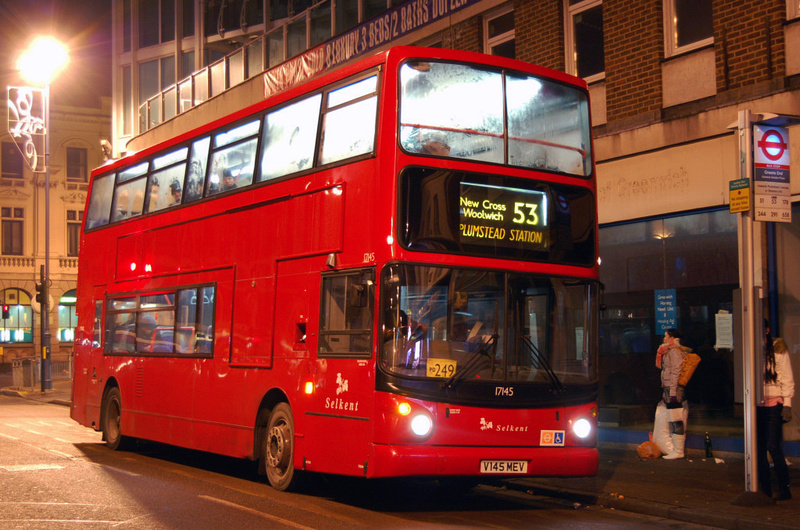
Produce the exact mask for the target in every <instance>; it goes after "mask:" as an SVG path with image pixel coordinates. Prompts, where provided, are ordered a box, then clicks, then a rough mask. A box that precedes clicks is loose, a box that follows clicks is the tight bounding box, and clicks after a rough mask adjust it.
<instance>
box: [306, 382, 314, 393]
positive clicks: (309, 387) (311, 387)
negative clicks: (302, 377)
mask: <svg viewBox="0 0 800 530" xmlns="http://www.w3.org/2000/svg"><path fill="white" fill-rule="evenodd" d="M305 393H306V394H313V393H314V382H313V381H306V386H305Z"/></svg>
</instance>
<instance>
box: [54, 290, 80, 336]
mask: <svg viewBox="0 0 800 530" xmlns="http://www.w3.org/2000/svg"><path fill="white" fill-rule="evenodd" d="M75 301H76V293H75V289H72V290H71V291H67V292H66V293H64V296H62V297H61V299H60V300H59V302H58V340H59V341H61V342H66V343H70V342H72V341H73V340H75V327H76V326H77V325H78V314H77V313H76V312H75Z"/></svg>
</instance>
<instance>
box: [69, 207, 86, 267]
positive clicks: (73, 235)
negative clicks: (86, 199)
mask: <svg viewBox="0 0 800 530" xmlns="http://www.w3.org/2000/svg"><path fill="white" fill-rule="evenodd" d="M81 221H83V212H82V211H80V210H67V256H77V255H78V251H79V250H80V241H81Z"/></svg>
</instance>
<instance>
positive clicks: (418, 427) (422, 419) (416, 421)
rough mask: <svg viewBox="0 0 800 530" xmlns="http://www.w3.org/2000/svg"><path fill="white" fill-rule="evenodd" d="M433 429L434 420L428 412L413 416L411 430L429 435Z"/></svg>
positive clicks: (420, 434)
mask: <svg viewBox="0 0 800 530" xmlns="http://www.w3.org/2000/svg"><path fill="white" fill-rule="evenodd" d="M432 429H433V420H432V419H431V417H430V416H428V415H427V414H417V415H416V416H414V417H413V418H411V431H412V432H413V433H414V434H416V435H417V436H419V437H423V436H428V435H429V434H430V433H431V430H432Z"/></svg>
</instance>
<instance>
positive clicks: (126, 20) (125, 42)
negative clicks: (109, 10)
mask: <svg viewBox="0 0 800 530" xmlns="http://www.w3.org/2000/svg"><path fill="white" fill-rule="evenodd" d="M131 24H132V22H131V0H123V2H122V51H123V52H129V51H131Z"/></svg>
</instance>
